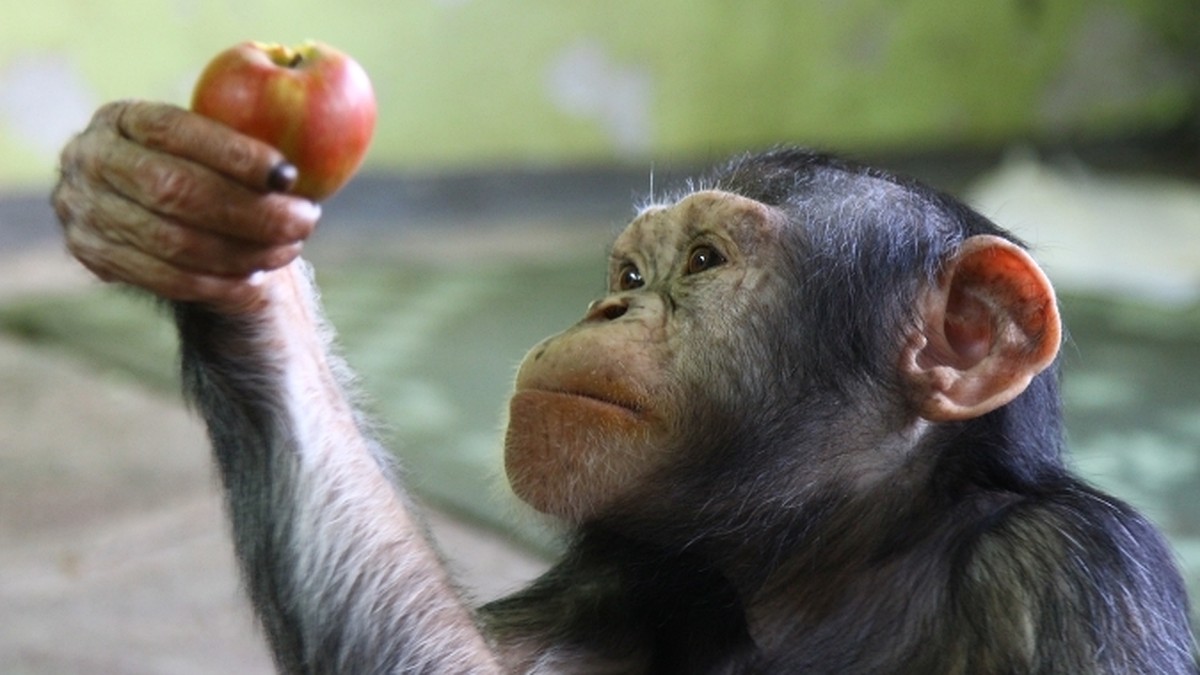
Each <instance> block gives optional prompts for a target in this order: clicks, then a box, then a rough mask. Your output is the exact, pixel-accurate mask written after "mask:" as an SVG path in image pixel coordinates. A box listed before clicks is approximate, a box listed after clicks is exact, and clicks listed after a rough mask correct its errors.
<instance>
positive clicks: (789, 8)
mask: <svg viewBox="0 0 1200 675" xmlns="http://www.w3.org/2000/svg"><path fill="white" fill-rule="evenodd" d="M1188 25H1191V26H1193V27H1194V30H1189V29H1188V28H1187V26H1188ZM1198 35H1200V3H1196V2H1195V0H972V1H969V2H968V1H963V0H924V1H914V2H891V1H889V0H846V1H842V2H835V1H832V0H829V1H825V0H822V1H811V2H788V1H784V0H776V1H774V2H734V1H732V0H730V1H724V2H723V1H721V0H655V1H653V2H630V1H628V0H618V1H610V2H603V3H601V2H588V1H579V2H565V1H559V2H548V1H546V0H526V1H524V2H518V1H517V0H438V1H434V0H423V1H420V2H417V1H415V0H401V1H399V2H379V1H374V2H367V1H366V0H339V2H329V1H328V0H325V1H323V2H311V1H309V0H289V1H287V2H284V1H282V0H223V1H214V2H205V1H203V0H174V1H170V2H163V1H156V2H150V1H148V0H138V1H132V0H131V1H122V0H110V1H108V2H94V1H89V0H38V1H37V2H28V3H20V5H19V7H18V8H15V9H9V10H8V11H7V12H6V17H5V19H4V21H3V23H0V188H3V187H10V188H11V187H21V186H41V185H44V184H46V183H48V182H49V181H50V180H51V176H52V174H53V167H54V162H55V156H56V154H57V148H59V147H60V146H61V145H62V143H63V142H64V141H65V139H66V138H67V137H68V136H69V134H70V133H71V132H72V131H74V130H77V129H79V128H80V127H82V126H83V125H84V124H85V123H86V120H87V118H88V116H89V113H90V110H91V109H92V108H94V107H95V106H96V105H97V104H99V103H100V102H102V101H104V100H108V99H113V98H118V97H143V98H156V99H164V100H169V101H174V102H177V103H185V102H186V101H187V99H188V92H189V91H190V88H191V82H192V81H193V79H194V77H195V76H196V74H197V73H198V72H199V69H200V68H201V67H202V66H203V64H204V63H205V62H206V61H207V59H208V58H209V57H210V56H211V55H212V54H214V53H215V52H217V51H218V50H220V49H222V48H224V47H226V46H228V45H229V44H232V43H234V42H237V41H240V40H243V39H259V40H269V41H281V42H288V43H292V42H298V41H300V40H303V39H306V38H315V39H319V40H323V41H326V42H329V43H331V44H334V45H337V46H339V47H341V48H343V49H344V50H346V51H348V52H350V53H351V54H353V55H355V56H356V57H357V58H358V59H359V60H360V61H361V62H362V63H363V65H364V66H365V67H366V68H367V70H368V72H369V73H371V76H372V79H373V80H374V82H375V85H376V88H377V92H378V96H379V102H380V107H381V121H380V125H379V128H378V132H377V134H378V135H377V138H376V141H375V144H374V146H373V147H372V150H371V154H370V156H369V158H368V162H369V164H370V166H372V167H374V168H399V169H454V168H462V167H464V166H467V165H477V164H480V163H495V162H505V163H519V164H526V165H528V164H541V165H547V164H549V165H553V164H557V163H581V162H611V161H633V162H648V161H653V160H659V161H664V160H674V159H686V158H690V157H695V156H700V155H712V154H718V153H724V152H727V151H729V150H733V149H738V148H742V147H747V146H758V145H763V144H767V143H773V142H778V141H785V140H786V141H798V142H804V143H809V144H816V145H822V146H832V147H837V148H848V149H862V148H875V149H878V148H903V147H912V146H915V145H928V144H936V145H945V144H950V143H963V142H965V143H984V144H992V143H997V142H1002V141H1004V140H1007V139H1011V138H1014V137H1027V136H1031V135H1032V136H1047V135H1058V134H1064V133H1067V134H1073V135H1085V136H1086V135H1099V134H1108V133H1126V132H1128V131H1130V130H1132V129H1135V128H1136V129H1145V128H1147V127H1149V128H1155V127H1164V126H1167V125H1171V124H1176V123H1178V122H1179V121H1180V120H1181V119H1183V118H1184V117H1185V116H1186V115H1187V114H1188V110H1189V107H1188V106H1189V105H1190V104H1191V103H1194V102H1195V101H1196V99H1197V92H1198V91H1200V88H1198V86H1197V77H1196V75H1197V71H1196V69H1195V66H1194V64H1195V63H1197V59H1196V57H1197V55H1198V52H1197V50H1196V41H1197V39H1200V38H1198V37H1197V36H1198Z"/></svg>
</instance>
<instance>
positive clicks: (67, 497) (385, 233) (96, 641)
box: [0, 162, 1200, 675]
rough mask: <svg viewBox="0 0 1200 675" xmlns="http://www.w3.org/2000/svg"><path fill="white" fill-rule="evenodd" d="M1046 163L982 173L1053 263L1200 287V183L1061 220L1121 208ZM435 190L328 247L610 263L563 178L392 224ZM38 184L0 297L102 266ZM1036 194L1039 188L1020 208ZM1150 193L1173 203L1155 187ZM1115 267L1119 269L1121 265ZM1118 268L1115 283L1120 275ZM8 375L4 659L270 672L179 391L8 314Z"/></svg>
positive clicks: (503, 562) (488, 566) (19, 221)
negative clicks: (67, 249) (1058, 184)
mask: <svg viewBox="0 0 1200 675" xmlns="http://www.w3.org/2000/svg"><path fill="white" fill-rule="evenodd" d="M1040 170H1041V169H1040V168H1038V167H1033V168H1029V167H1025V168H1022V166H1021V165H1020V163H1019V162H1018V163H1017V164H1015V165H1009V166H1006V167H1005V168H1004V169H1003V170H1000V171H998V172H996V173H995V174H994V175H993V176H992V177H991V178H990V182H988V181H984V182H981V183H979V184H978V185H977V186H976V187H977V189H978V195H977V196H978V198H979V201H980V202H982V203H987V204H990V205H991V207H990V210H989V212H990V213H991V214H992V215H996V212H1000V213H1001V214H1002V215H1006V216H1007V217H1008V218H1009V220H1004V221H1003V222H1004V224H1010V225H1012V226H1014V227H1016V228H1017V229H1018V231H1019V233H1020V234H1022V235H1023V236H1026V237H1027V238H1029V239H1031V240H1033V241H1034V242H1035V243H1043V244H1045V247H1044V249H1045V250H1044V251H1043V252H1044V253H1046V254H1047V256H1045V257H1049V258H1050V259H1051V261H1050V265H1048V267H1050V268H1051V276H1052V278H1055V279H1056V282H1058V281H1062V282H1063V284H1064V285H1066V286H1069V287H1074V288H1089V287H1098V288H1103V289H1105V291H1106V292H1109V291H1112V292H1128V293H1131V294H1133V295H1136V296H1138V297H1153V298H1155V301H1156V302H1158V301H1162V302H1168V303H1185V304H1186V303H1190V302H1194V301H1195V299H1196V297H1197V293H1200V246H1197V245H1195V243H1194V242H1196V241H1198V235H1200V198H1198V197H1197V196H1196V195H1197V193H1196V191H1195V189H1194V186H1179V187H1180V190H1179V193H1178V195H1177V192H1176V191H1174V189H1173V188H1172V190H1171V191H1168V193H1158V192H1152V193H1150V195H1149V197H1148V202H1145V203H1144V204H1143V207H1142V209H1141V210H1140V211H1138V210H1135V211H1133V212H1134V213H1138V214H1139V216H1138V217H1139V218H1146V220H1144V221H1143V222H1150V223H1158V222H1159V221H1162V220H1164V218H1165V219H1166V220H1168V221H1170V222H1171V223H1174V224H1173V225H1171V224H1168V225H1164V226H1163V227H1164V228H1166V229H1162V230H1156V231H1155V234H1154V236H1145V234H1144V233H1145V231H1144V230H1142V231H1141V232H1142V234H1131V233H1130V231H1129V228H1128V223H1124V225H1123V224H1122V223H1121V222H1119V221H1116V220H1113V219H1111V218H1110V219H1108V220H1105V218H1104V217H1103V216H1104V214H1103V213H1084V214H1082V217H1079V216H1080V214H1078V213H1077V214H1076V217H1074V218H1072V219H1069V220H1070V221H1071V223H1074V224H1073V225H1072V224H1070V223H1068V224H1065V225H1063V226H1062V227H1058V226H1057V225H1054V226H1051V225H1045V224H1044V223H1043V221H1042V220H1039V218H1042V217H1043V216H1044V215H1045V213H1046V212H1047V211H1053V210H1054V209H1059V211H1063V210H1066V211H1072V210H1073V211H1079V210H1080V206H1079V205H1080V204H1084V203H1085V201H1086V203H1088V204H1089V206H1088V208H1089V209H1096V210H1098V211H1107V212H1112V211H1114V210H1116V211H1120V209H1115V208H1110V207H1107V206H1105V205H1104V203H1103V199H1106V198H1107V196H1109V195H1111V194H1112V193H1113V190H1112V189H1111V186H1108V185H1107V184H1106V183H1104V182H1103V180H1101V181H1100V182H1099V183H1097V182H1096V181H1094V180H1091V179H1087V180H1084V181H1083V182H1082V183H1081V182H1080V181H1078V180H1076V179H1074V178H1072V177H1071V176H1070V175H1063V174H1060V173H1054V174H1051V175H1043V174H1038V173H1037V172H1038V171H1040ZM1054 180H1062V181H1066V183H1067V185H1066V186H1065V187H1066V189H1065V190H1059V191H1057V192H1053V193H1049V194H1048V193H1047V192H1045V191H1044V190H1043V188H1045V187H1046V186H1047V185H1052V184H1053V183H1054ZM460 187H461V186H460ZM470 187H471V188H472V189H473V190H475V191H476V193H478V194H483V195H487V194H490V193H495V194H497V195H507V194H509V192H508V191H507V190H506V189H505V188H503V187H497V186H490V185H489V184H487V183H486V182H482V183H480V182H479V181H476V182H475V183H474V184H472V185H471V186H470ZM578 187H579V186H578V185H576V186H574V188H572V189H575V188H578ZM600 188H602V189H603V190H604V191H605V192H606V193H609V194H610V195H611V196H612V201H607V198H597V197H596V196H595V194H596V189H597V186H595V185H593V186H591V187H587V188H585V189H583V190H582V192H581V191H580V190H578V189H576V190H575V194H576V196H578V197H579V199H580V202H581V203H583V204H584V205H585V207H586V209H590V210H588V211H587V213H586V214H584V215H585V216H586V217H587V218H588V219H590V221H591V222H593V223H594V222H596V221H597V220H601V221H604V222H611V225H612V226H615V225H617V224H618V223H619V222H620V219H622V218H624V217H625V216H626V215H627V213H628V212H627V211H625V210H624V208H625V207H623V206H620V204H622V203H626V200H627V199H628V197H629V196H630V195H631V194H634V191H633V190H632V189H630V188H629V187H628V186H627V185H625V184H624V183H620V182H619V181H615V180H606V181H601V184H600ZM1089 191H1091V192H1089ZM427 192H428V190H427V191H425V192H421V191H420V190H418V194H408V195H399V196H397V194H395V193H394V192H392V191H389V190H388V189H387V188H386V184H381V185H380V187H379V189H377V190H375V191H371V190H366V191H364V192H361V193H359V194H357V195H353V194H352V195H351V197H350V198H348V199H347V200H346V201H343V202H342V203H341V204H338V203H337V202H335V203H334V204H332V205H331V206H330V208H329V209H328V210H327V219H326V220H327V222H326V224H324V225H323V228H325V229H326V231H328V232H333V233H336V232H339V231H343V232H344V233H346V234H348V235H350V236H346V237H341V236H337V235H332V236H329V235H322V236H321V237H319V238H318V241H317V242H316V243H315V245H314V255H315V256H317V257H320V258H324V259H326V260H329V261H333V263H335V264H336V262H337V261H342V262H346V261H351V262H352V261H353V260H355V259H356V256H363V257H369V256H372V255H379V252H380V249H381V248H389V247H392V248H396V247H399V248H404V249H405V251H406V255H410V256H416V257H419V258H423V259H437V258H438V257H439V256H440V257H444V258H446V259H456V260H460V261H461V259H463V257H466V258H470V257H472V256H476V257H478V259H489V258H494V257H496V256H502V257H506V258H508V259H513V260H519V259H522V258H527V259H545V258H546V257H553V256H555V255H559V254H560V253H561V251H570V252H572V254H577V253H578V252H580V251H583V252H588V253H590V252H593V251H594V252H595V269H596V270H598V271H597V274H600V273H601V272H599V270H602V266H601V262H600V261H601V257H600V256H601V252H602V248H603V244H604V241H605V240H606V239H607V238H608V237H609V236H610V234H611V231H612V228H611V227H610V226H607V225H602V226H601V227H599V228H591V229H589V230H587V231H583V230H579V229H576V230H570V229H562V228H558V229H556V228H555V226H554V225H553V224H552V223H553V220H554V218H555V217H557V216H558V215H561V214H559V213H555V212H554V209H555V208H558V207H555V206H553V205H554V204H557V203H558V202H556V201H554V200H562V199H564V197H563V196H562V194H559V192H558V191H555V190H551V191H549V195H550V196H549V197H547V199H549V200H550V201H551V202H552V208H551V209H550V212H549V213H542V214H539V220H538V222H539V223H541V225H539V224H537V223H533V224H530V223H529V222H528V220H526V221H524V222H522V219H521V218H520V217H519V216H520V213H519V212H520V208H521V207H520V205H519V204H514V203H512V202H511V201H504V199H509V200H511V197H506V198H502V199H500V201H499V202H497V201H496V200H493V201H491V202H486V203H484V202H476V203H473V204H471V205H467V206H461V207H460V212H457V213H454V214H451V215H452V216H453V219H454V220H455V221H456V222H464V221H465V222H468V223H475V224H478V223H479V222H480V220H481V218H482V219H483V220H486V219H487V218H488V216H486V214H487V213H498V214H499V218H500V219H501V220H503V221H505V222H510V223H519V224H513V225H503V224H501V225H499V226H494V227H489V228H487V229H485V230H479V229H471V228H467V227H450V228H446V229H440V230H439V229H437V227H436V226H435V227H432V228H430V227H414V228H412V230H411V231H410V232H408V233H407V234H405V236H404V237H402V238H399V239H397V238H395V237H393V236H392V235H393V234H394V233H395V229H394V227H395V225H394V223H393V222H392V220H391V218H392V215H393V214H395V213H398V212H399V215H397V216H396V218H399V219H401V220H403V219H405V218H407V219H409V220H416V221H423V220H425V219H427V218H428V217H429V214H425V213H420V212H417V213H413V212H411V210H410V211H409V212H403V211H404V206H403V204H406V203H418V204H419V203H421V199H422V198H423V197H422V195H424V196H425V197H428V194H427ZM566 192H569V190H567V191H566ZM1064 194H1066V195H1067V196H1066V197H1063V195H1064ZM1089 194H1091V195H1092V196H1091V197H1089V196H1088V195H1089ZM1164 194H1169V195H1171V196H1169V197H1168V196H1164ZM1029 195H1034V196H1035V197H1036V198H1035V199H1034V198H1029ZM1095 195H1104V196H1103V197H1101V198H1100V199H1101V204H1100V205H1099V206H1098V207H1097V206H1094V205H1092V202H1094V201H1095V199H1094V196H1095ZM435 196H437V195H435ZM543 196H545V195H543ZM1176 196H1178V198H1177V199H1176ZM1085 198H1086V200H1085ZM38 199H39V200H42V201H40V202H39V204H40V205H35V206H34V207H31V208H29V209H27V210H17V211H13V210H9V211H2V210H0V304H2V303H4V302H6V301H9V300H12V299H14V298H19V297H28V296H30V295H34V294H38V293H42V292H48V291H55V292H57V291H62V292H73V291H75V290H78V289H82V288H87V287H89V286H91V285H93V284H94V282H92V281H90V280H89V279H88V278H87V276H86V275H85V274H83V273H82V272H81V271H80V270H79V268H78V267H77V266H76V265H74V264H73V263H72V262H71V261H70V260H69V259H68V258H67V257H66V255H65V254H63V253H62V252H61V250H60V248H59V246H58V244H57V242H56V241H55V237H56V234H55V231H54V226H53V223H52V221H51V220H50V219H49V213H48V209H46V208H45V207H44V198H43V197H40V196H39V197H38ZM1056 199H1057V200H1058V201H1057V202H1056V201H1055V200H1056ZM355 200H357V201H355ZM397 200H399V203H398V202H397ZM406 200H407V201H406ZM989 200H991V201H989ZM1031 202H1036V203H1035V204H1034V205H1035V206H1036V208H1033V209H1032V210H1028V209H1025V207H1026V206H1028V205H1029V204H1030V203H1031ZM1149 202H1153V203H1154V204H1159V206H1153V205H1151V206H1146V205H1145V204H1146V203H1149ZM1163 204H1166V205H1167V206H1166V207H1163V208H1177V209H1179V210H1180V214H1181V217H1178V218H1174V219H1173V220H1172V219H1171V218H1170V217H1168V216H1169V214H1167V215H1166V216H1162V217H1160V215H1158V214H1153V215H1152V216H1147V215H1146V209H1153V208H1160V207H1161V206H1162V205H1163ZM563 208H566V207H563ZM1123 208H1124V207H1123ZM418 211H419V209H418ZM1121 212H1122V213H1124V212H1123V211H1121ZM6 213H7V214H8V218H7V220H6V219H5V214H6ZM14 213H15V214H16V215H13V214H14ZM442 215H443V216H444V215H445V214H442ZM573 215H574V216H575V217H576V219H578V216H579V214H578V213H574V212H573ZM1097 218H1099V222H1097ZM351 221H353V222H354V223H355V224H354V226H353V227H351V226H350V224H349V223H351ZM1014 221H1015V222H1014ZM547 223H551V224H547ZM31 228H40V229H31ZM351 230H352V232H351ZM1072 251H1075V252H1076V254H1074V255H1073V254H1072V253H1071V252H1072ZM1080 251H1082V252H1083V253H1082V254H1079V252H1080ZM1114 261H1120V264H1119V265H1116V264H1114ZM1114 268H1119V269H1120V270H1121V274H1120V275H1119V277H1120V278H1116V279H1114V275H1113V274H1112V270H1113V269H1114ZM1113 284H1119V286H1120V289H1118V290H1113V289H1111V288H1109V286H1111V285H1113ZM596 287H597V290H598V288H599V277H597V283H596ZM589 288H590V286H589ZM582 301H583V299H582V298H581V299H580V300H579V302H578V303H577V304H578V310H579V311H581V310H582V307H583V305H582ZM575 302H576V301H575V300H574V299H573V300H572V303H575ZM570 311H571V312H574V311H576V309H575V308H574V307H572V308H571V309H570ZM350 318H352V317H350ZM504 367H509V365H508V364H505V365H504ZM0 383H2V384H0V672H2V673H14V674H29V675H33V674H37V675H42V674H49V673H76V672H78V673H96V674H104V673H124V674H139V673H156V674H157V673H170V674H184V675H190V674H193V673H194V674H197V675H199V674H202V673H233V672H236V673H258V672H262V673H266V672H270V671H271V668H270V663H269V660H268V657H267V656H266V653H265V651H264V648H263V647H262V645H261V642H260V640H259V635H258V632H257V629H256V628H255V626H254V622H253V620H252V617H251V616H250V613H249V610H248V608H247V605H246V603H245V601H244V600H243V598H242V596H241V594H240V593H239V589H238V582H237V579H236V575H235V573H234V570H233V566H232V562H231V553H230V549H229V544H228V542H227V537H226V526H225V524H224V521H223V516H222V512H221V506H220V499H219V495H218V493H217V490H216V485H215V480H214V476H213V473H212V469H211V468H210V465H209V458H208V450H207V448H206V446H205V442H204V436H203V432H202V429H200V428H199V426H198V424H197V423H196V421H195V420H193V419H192V418H191V417H190V416H189V415H188V414H187V412H186V411H185V410H184V409H183V406H182V405H181V403H180V401H179V399H178V397H177V396H172V395H164V394H163V393H162V391H161V390H158V389H153V388H148V387H146V386H145V385H144V384H143V383H140V382H137V381H135V380H133V379H130V378H129V377H127V376H125V375H123V374H120V373H115V372H113V371H111V370H107V369H104V368H102V367H98V366H97V364H96V363H95V362H94V361H90V360H85V359H83V358H80V357H79V355H77V354H74V353H70V352H65V351H61V350H58V349H55V348H52V347H48V346H46V345H42V344H36V343H33V344H31V343H29V342H25V341H18V340H15V339H13V338H11V337H6V336H4V335H3V334H0ZM496 404H497V405H499V401H497V402H496ZM1185 450H1187V451H1188V452H1192V451H1197V452H1200V448H1191V449H1185ZM1193 454H1194V453H1193ZM429 515H430V519H431V522H432V526H433V532H434V534H435V536H436V538H437V539H438V541H439V543H440V544H441V545H442V546H443V548H444V549H445V552H446V554H447V557H448V558H449V560H450V561H451V564H452V565H453V566H454V567H455V568H456V569H457V570H458V571H459V572H460V573H461V580H462V581H463V584H464V586H465V587H466V588H467V589H468V590H469V591H470V592H471V593H472V594H473V595H474V596H475V597H478V598H480V599H488V598H491V597H496V596H498V595H500V594H502V593H503V592H504V591H506V590H510V589H512V588H515V587H517V586H519V585H520V584H521V582H522V581H524V580H526V579H529V578H531V577H532V576H534V575H536V573H537V572H538V571H539V570H541V569H542V568H543V567H544V562H543V561H542V560H541V559H540V558H538V557H537V556H534V555H531V554H530V553H528V552H527V551H526V550H525V549H523V548H521V547H519V546H517V545H514V544H512V543H509V542H507V541H505V540H504V539H503V538H501V537H499V536H497V535H495V534H493V533H492V531H491V530H487V529H484V528H480V527H477V526H474V525H471V524H468V523H466V522H464V521H462V520H459V519H456V518H454V517H451V516H449V515H447V514H445V513H440V512H437V511H431V512H430V514H429ZM1196 541H1200V539H1197V540H1196ZM1197 555H1198V556H1200V554H1197ZM1197 559H1200V557H1197Z"/></svg>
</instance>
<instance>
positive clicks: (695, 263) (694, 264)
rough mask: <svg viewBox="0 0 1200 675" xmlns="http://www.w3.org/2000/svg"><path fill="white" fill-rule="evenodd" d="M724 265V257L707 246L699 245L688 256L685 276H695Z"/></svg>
mask: <svg viewBox="0 0 1200 675" xmlns="http://www.w3.org/2000/svg"><path fill="white" fill-rule="evenodd" d="M724 264H725V256H722V255H721V254H720V253H718V252H717V249H715V248H713V247H712V246H709V245H708V244H701V245H699V246H697V247H696V248H694V249H692V252H691V253H689V254H688V261H687V269H686V270H685V272H684V273H685V274H697V273H699V272H703V271H705V270H710V269H712V268H714V267H720V266H721V265H724Z"/></svg>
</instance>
